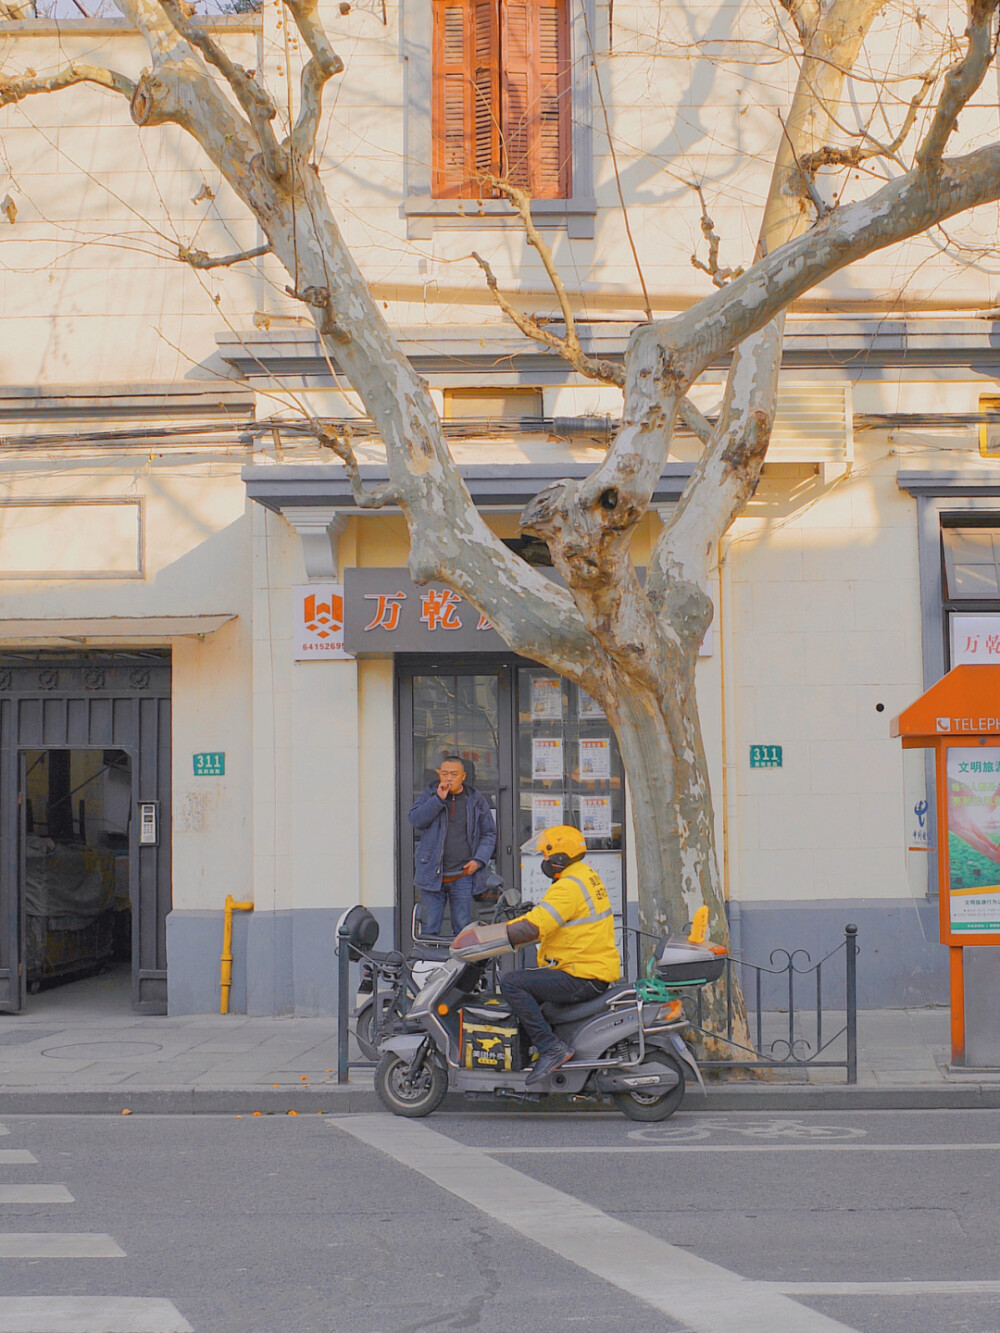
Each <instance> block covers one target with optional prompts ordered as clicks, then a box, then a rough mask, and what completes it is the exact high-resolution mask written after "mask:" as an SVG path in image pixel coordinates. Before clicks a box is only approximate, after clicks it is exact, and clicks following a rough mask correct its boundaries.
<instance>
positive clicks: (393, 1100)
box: [375, 1051, 448, 1120]
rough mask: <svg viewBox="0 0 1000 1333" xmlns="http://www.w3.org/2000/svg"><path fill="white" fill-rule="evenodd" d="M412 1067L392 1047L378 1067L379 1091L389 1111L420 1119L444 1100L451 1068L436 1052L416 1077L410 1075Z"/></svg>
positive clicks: (376, 1075) (376, 1085) (381, 1100)
mask: <svg viewBox="0 0 1000 1333" xmlns="http://www.w3.org/2000/svg"><path fill="white" fill-rule="evenodd" d="M408 1069H409V1063H408V1061H406V1060H403V1059H401V1058H400V1057H399V1056H398V1055H394V1054H393V1053H392V1052H391V1051H389V1052H388V1053H387V1054H386V1055H384V1056H383V1057H382V1059H381V1061H380V1063H379V1067H378V1069H376V1071H375V1091H376V1093H378V1099H379V1101H380V1102H381V1103H382V1105H383V1106H384V1107H385V1109H386V1110H387V1111H391V1112H392V1114H393V1115H402V1116H406V1117H407V1118H408V1119H410V1120H417V1119H420V1117H422V1116H425V1115H430V1113H431V1112H432V1111H436V1110H437V1108H438V1107H439V1106H440V1105H441V1103H442V1102H443V1101H444V1097H445V1093H446V1092H447V1091H448V1071H447V1069H444V1068H443V1067H442V1066H441V1065H440V1064H439V1063H438V1062H437V1060H436V1059H434V1057H433V1056H432V1057H431V1058H430V1059H428V1060H426V1061H425V1062H424V1066H423V1068H422V1069H421V1070H420V1072H419V1073H418V1074H417V1075H416V1076H415V1077H414V1078H412V1079H410V1078H409V1077H408V1076H407V1070H408Z"/></svg>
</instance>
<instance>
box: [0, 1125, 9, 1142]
mask: <svg viewBox="0 0 1000 1333" xmlns="http://www.w3.org/2000/svg"><path fill="white" fill-rule="evenodd" d="M9 1133H10V1130H9V1129H8V1128H7V1126H6V1125H0V1139H2V1138H3V1136H4V1135H5V1134H9Z"/></svg>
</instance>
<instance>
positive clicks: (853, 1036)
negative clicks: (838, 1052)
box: [844, 925, 858, 1083]
mask: <svg viewBox="0 0 1000 1333" xmlns="http://www.w3.org/2000/svg"><path fill="white" fill-rule="evenodd" d="M857 938H858V928H857V926H854V925H848V926H845V927H844V949H845V950H846V953H847V971H846V982H847V995H846V1000H847V1081H848V1083H857V1081H858V949H857V943H856V941H857Z"/></svg>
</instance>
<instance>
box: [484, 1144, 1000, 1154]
mask: <svg viewBox="0 0 1000 1333" xmlns="http://www.w3.org/2000/svg"><path fill="white" fill-rule="evenodd" d="M998 1149H1000V1143H768V1144H764V1143H746V1144H743V1143H649V1144H631V1143H629V1144H626V1143H609V1144H607V1145H606V1146H605V1147H597V1146H594V1145H593V1144H588V1145H585V1146H583V1147H579V1148H574V1147H571V1146H570V1145H568V1144H565V1143H561V1144H559V1146H558V1147H552V1148H539V1147H536V1146H534V1145H533V1146H532V1147H530V1148H484V1149H483V1150H482V1151H483V1152H485V1153H488V1154H489V1155H490V1157H516V1156H520V1155H521V1154H525V1155H529V1154H532V1153H537V1154H540V1155H543V1156H545V1157H548V1156H550V1155H551V1154H552V1153H609V1152H613V1153H643V1152H702V1153H704V1152H743V1153H747V1152H996V1151H997V1150H998Z"/></svg>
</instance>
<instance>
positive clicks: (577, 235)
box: [403, 195, 597, 241]
mask: <svg viewBox="0 0 1000 1333" xmlns="http://www.w3.org/2000/svg"><path fill="white" fill-rule="evenodd" d="M596 214H597V201H596V200H595V199H536V200H535V201H534V202H533V203H532V205H531V216H532V217H533V218H534V220H535V223H536V225H537V226H539V227H562V228H565V231H566V234H567V236H568V237H569V238H570V240H578V241H589V240H593V238H594V218H595V216H596ZM403 216H404V217H405V218H406V221H407V234H408V236H409V237H410V239H411V240H426V239H428V238H429V237H431V236H432V235H433V234H434V232H435V231H436V230H453V231H454V230H457V229H459V228H462V227H469V226H475V227H477V228H478V227H497V228H502V229H518V228H520V226H521V220H520V218H519V217H518V216H517V214H516V213H514V212H513V210H512V209H511V206H510V204H508V203H507V201H506V200H504V199H432V198H430V197H429V196H428V195H411V196H410V198H408V199H407V200H406V201H405V203H404V204H403Z"/></svg>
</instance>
